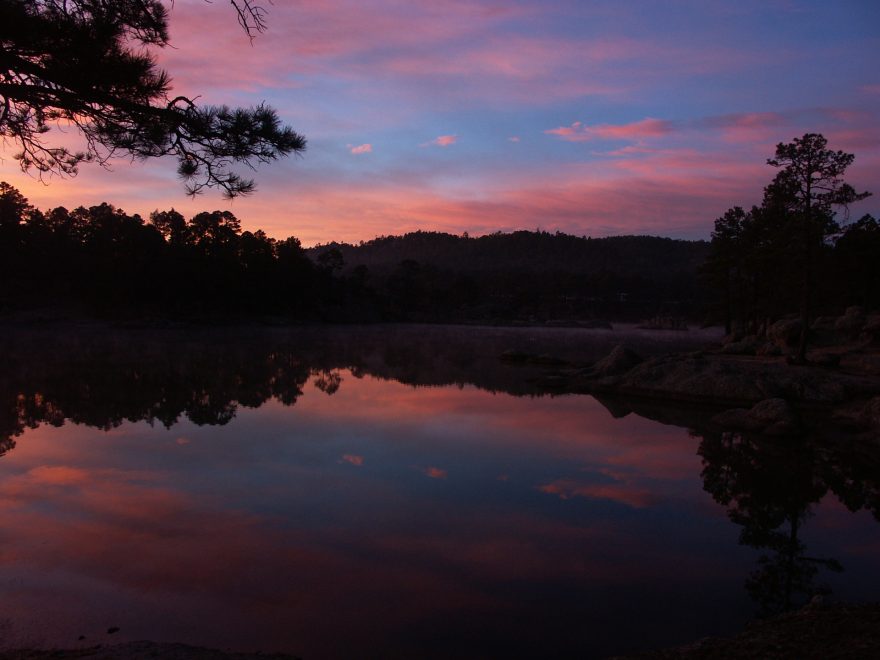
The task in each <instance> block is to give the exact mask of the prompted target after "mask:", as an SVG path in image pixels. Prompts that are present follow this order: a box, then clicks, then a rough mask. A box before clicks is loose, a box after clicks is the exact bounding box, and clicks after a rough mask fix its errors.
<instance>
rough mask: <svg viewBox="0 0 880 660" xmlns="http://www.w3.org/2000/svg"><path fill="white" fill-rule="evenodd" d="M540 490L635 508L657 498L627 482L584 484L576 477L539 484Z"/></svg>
mask: <svg viewBox="0 0 880 660" xmlns="http://www.w3.org/2000/svg"><path fill="white" fill-rule="evenodd" d="M538 490H539V491H541V492H542V493H547V494H549V495H556V496H558V497H559V498H560V499H563V500H567V499H571V498H572V497H585V498H590V499H600V500H612V501H614V502H619V503H620V504H625V505H626V506H630V507H632V508H634V509H643V508H645V507H648V506H650V505H651V504H652V503H653V502H654V500H655V497H654V496H653V495H652V493H651V491H649V490H647V489H645V488H639V487H636V486H633V485H632V484H626V483H612V484H584V483H580V482H578V481H576V480H574V479H557V480H556V481H553V482H552V483H549V484H545V485H543V486H539V487H538Z"/></svg>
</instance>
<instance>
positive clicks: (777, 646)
mask: <svg viewBox="0 0 880 660" xmlns="http://www.w3.org/2000/svg"><path fill="white" fill-rule="evenodd" d="M877 657H880V605H877V604H866V605H831V606H821V605H808V606H807V607H804V608H802V609H800V610H798V611H796V612H789V613H786V614H782V615H779V616H776V617H773V618H771V619H763V620H758V621H754V622H753V623H751V624H749V625H748V626H747V627H746V629H745V630H744V631H743V632H741V633H740V634H739V635H737V636H736V637H731V638H706V639H701V640H699V641H697V642H694V643H692V644H688V645H687V646H680V647H677V648H671V649H664V650H660V651H652V652H649V653H642V654H638V655H633V656H626V657H625V658H624V657H620V658H616V659H615V660H724V659H731V660H732V659H734V658H763V659H764V660H783V659H785V660H788V659H789V658H822V659H823V660H837V659H840V660H843V659H844V658H877Z"/></svg>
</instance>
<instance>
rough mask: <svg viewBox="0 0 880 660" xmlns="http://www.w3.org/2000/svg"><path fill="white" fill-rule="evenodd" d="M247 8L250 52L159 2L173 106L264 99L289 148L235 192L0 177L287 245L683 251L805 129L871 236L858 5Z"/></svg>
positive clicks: (223, 16) (750, 193) (877, 149)
mask: <svg viewBox="0 0 880 660" xmlns="http://www.w3.org/2000/svg"><path fill="white" fill-rule="evenodd" d="M263 4H264V5H265V8H266V9H267V11H268V15H267V24H268V29H267V31H266V32H265V33H263V34H261V35H259V36H258V37H257V38H256V39H254V40H253V43H251V42H250V41H249V40H248V39H247V37H246V35H245V34H244V33H243V31H242V30H241V28H240V27H239V26H238V24H237V23H236V20H235V17H234V14H233V12H232V9H231V7H229V6H228V5H227V3H225V2H214V3H210V4H209V3H206V2H203V1H202V0H177V1H176V2H175V3H174V6H173V8H172V9H171V16H170V27H171V46H170V47H168V48H166V49H164V50H163V51H162V52H161V53H159V61H160V63H161V65H162V67H163V68H165V69H166V70H167V71H168V72H169V74H170V75H171V77H172V79H173V80H174V89H173V92H174V93H175V94H178V93H180V94H187V95H192V96H198V97H199V102H201V103H207V104H221V103H224V104H230V105H235V106H252V105H255V104H257V103H259V102H261V101H265V102H267V103H268V104H269V105H271V106H272V107H274V108H275V109H276V110H277V111H278V113H279V116H280V117H281V119H282V121H284V122H285V123H287V124H289V125H290V126H292V127H293V128H294V129H295V130H296V131H297V132H300V133H302V134H304V135H305V136H306V138H307V139H308V148H307V150H306V152H305V154H304V155H303V156H302V157H299V156H294V157H291V158H287V159H284V160H282V161H276V162H275V163H272V164H270V165H264V166H260V167H259V168H258V169H257V171H256V172H255V173H252V175H253V176H254V177H255V179H256V182H257V186H258V189H257V192H256V193H255V194H253V195H252V196H250V197H247V198H240V199H236V200H233V201H231V202H230V201H227V200H225V199H223V198H222V196H221V194H220V193H219V192H218V191H214V190H211V191H209V192H207V193H205V194H203V195H201V196H199V197H197V198H195V199H190V198H189V197H187V195H186V194H185V191H184V188H183V184H182V182H181V181H180V180H179V179H177V177H176V174H175V167H176V161H175V160H174V159H173V158H171V159H161V160H153V161H150V162H147V163H131V162H130V161H128V160H125V159H121V160H118V161H114V162H113V163H112V165H111V168H110V169H109V170H106V169H102V168H100V167H98V166H94V165H86V166H83V167H82V168H81V170H80V174H79V175H78V176H77V177H76V178H74V179H59V178H54V179H52V180H50V181H49V182H48V185H46V184H44V183H42V182H39V181H36V180H34V179H33V178H32V177H29V176H28V175H25V174H22V173H21V172H20V170H19V169H18V165H17V162H16V161H15V160H14V159H13V158H12V154H13V153H14V149H13V148H12V147H10V146H6V147H5V149H4V150H3V152H2V153H0V179H2V180H5V181H7V182H9V183H11V184H12V185H15V186H16V187H18V188H19V189H20V190H22V192H23V193H24V194H25V195H26V196H27V197H28V198H29V199H30V201H31V203H33V204H34V205H36V206H37V207H39V208H42V209H46V208H51V207H54V206H58V205H64V206H67V207H74V206H78V205H80V204H82V205H85V206H90V205H93V204H98V203H101V202H103V201H107V202H110V203H112V204H114V205H115V206H117V207H120V208H122V209H124V210H125V211H127V212H129V213H140V214H142V215H144V216H145V217H146V216H147V215H148V214H149V213H150V212H151V211H153V210H155V209H160V210H164V209H169V208H172V207H174V208H176V209H177V210H179V211H181V212H183V213H184V214H185V215H192V214H194V213H196V212H198V211H201V210H214V209H229V210H231V211H232V212H233V213H235V214H236V216H237V217H238V218H239V219H240V220H241V221H242V226H243V227H244V228H245V229H249V230H255V229H258V228H262V229H264V230H265V231H266V232H267V233H268V234H269V235H270V236H274V237H276V238H284V237H287V236H291V235H293V236H297V237H298V238H300V240H302V242H303V243H304V244H305V245H314V244H317V243H325V242H329V241H332V240H340V241H349V242H357V241H360V240H369V239H371V238H374V237H376V236H380V235H389V234H400V233H403V232H407V231H415V230H426V231H447V232H452V233H457V234H460V233H462V232H468V233H470V234H471V235H481V234H486V233H491V232H495V231H505V232H506V231H513V230H518V229H530V230H531V229H536V228H540V229H543V230H545V231H563V232H567V233H572V234H576V235H586V236H594V237H596V236H609V235H621V234H650V235H660V236H670V237H674V238H688V239H695V238H708V236H709V234H710V232H711V230H712V222H713V220H714V219H715V218H717V217H719V216H720V215H722V214H723V213H724V211H725V210H727V209H728V208H729V207H731V206H734V205H741V206H750V205H751V204H754V203H758V202H760V199H761V193H762V189H763V187H764V185H766V184H767V183H768V182H769V181H770V179H772V177H773V174H774V171H775V170H774V169H773V168H772V167H771V166H769V165H767V164H766V160H767V158H769V157H771V156H772V155H773V152H774V148H775V145H776V144H777V143H779V142H790V141H791V140H792V139H793V138H795V137H798V136H801V135H803V134H804V133H807V132H818V133H822V134H824V135H825V136H826V137H827V138H828V141H829V147H830V148H833V149H842V150H845V151H848V152H850V153H854V154H855V155H856V160H855V163H854V165H853V166H852V167H851V168H850V170H849V171H848V173H847V177H846V178H847V180H848V181H849V182H851V183H852V184H853V185H854V186H855V187H856V189H857V190H869V191H874V193H875V196H874V197H872V198H869V199H868V200H865V201H863V202H860V203H858V204H857V205H854V206H853V208H852V209H851V216H854V217H853V218H852V219H855V218H858V217H860V216H861V215H863V214H864V213H872V214H873V215H875V217H880V110H878V104H880V67H877V64H876V63H877V62H878V61H880V31H878V30H877V26H878V25H880V3H878V2H876V0H862V1H855V0H836V1H835V2H827V0H826V1H825V2H813V1H806V0H804V1H798V0H739V1H737V2H733V1H721V0H718V1H715V0H668V1H664V2H657V1H654V0H615V1H611V2H604V1H587V0H519V1H516V0H506V1H500V0H491V1H477V0H474V1H470V0H430V1H421V0H309V1H305V0H300V1H297V0H274V3H271V4H270V3H269V2H268V1H267V2H264V3H263ZM70 137H71V136H69V135H68V136H65V139H69V138H70ZM239 170H240V171H241V172H242V173H243V174H248V170H247V168H246V167H244V168H239Z"/></svg>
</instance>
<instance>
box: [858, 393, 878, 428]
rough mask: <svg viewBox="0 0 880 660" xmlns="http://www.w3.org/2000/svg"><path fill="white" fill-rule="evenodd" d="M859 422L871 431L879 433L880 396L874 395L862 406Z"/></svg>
mask: <svg viewBox="0 0 880 660" xmlns="http://www.w3.org/2000/svg"><path fill="white" fill-rule="evenodd" d="M861 422H862V424H864V425H865V426H866V427H867V428H869V429H871V430H872V431H876V432H877V433H880V396H875V397H874V398H873V399H871V400H870V401H868V403H866V404H865V407H864V408H862V414H861Z"/></svg>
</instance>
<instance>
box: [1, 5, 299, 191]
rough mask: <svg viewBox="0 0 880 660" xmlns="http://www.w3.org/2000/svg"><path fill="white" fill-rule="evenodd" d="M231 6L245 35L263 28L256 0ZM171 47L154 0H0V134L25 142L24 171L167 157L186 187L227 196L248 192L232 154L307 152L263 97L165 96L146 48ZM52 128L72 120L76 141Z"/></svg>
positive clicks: (164, 15)
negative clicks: (79, 143)
mask: <svg viewBox="0 0 880 660" xmlns="http://www.w3.org/2000/svg"><path fill="white" fill-rule="evenodd" d="M231 4H232V5H233V7H234V9H235V11H236V13H237V16H238V19H239V23H240V24H241V25H242V26H243V28H244V29H245V30H246V31H247V33H248V35H249V36H251V37H253V35H254V34H255V33H256V32H259V31H261V30H262V29H263V28H264V25H265V24H264V13H263V10H262V9H261V8H260V7H259V6H258V5H255V4H254V3H253V2H251V1H250V0H232V1H231ZM167 45H168V11H167V10H166V8H165V6H164V5H163V3H162V2H160V1H159V0H115V1H114V2H107V1H106V0H64V1H61V0H0V137H2V138H3V139H4V141H6V140H9V141H11V142H13V143H15V144H17V145H18V147H19V148H20V149H21V151H20V152H19V153H17V154H16V156H15V157H16V159H17V160H18V161H19V163H20V165H21V168H22V169H23V170H25V171H29V170H36V172H37V173H38V174H39V175H40V176H42V175H44V174H53V173H54V174H62V175H74V174H76V172H77V168H78V166H79V165H80V164H81V163H83V162H99V163H106V162H107V161H108V160H109V159H110V158H111V157H113V156H114V155H128V156H130V157H132V158H135V159H147V158H153V157H158V156H165V155H174V156H176V157H177V160H178V168H177V170H178V174H179V175H180V176H181V177H182V178H183V179H184V180H185V182H186V188H187V191H188V192H189V193H190V194H196V193H198V192H200V191H202V190H203V189H204V188H205V187H219V188H220V189H222V190H223V191H224V193H225V194H226V195H227V196H229V197H234V196H236V195H241V194H246V193H249V192H251V191H252V190H253V189H254V182H253V180H251V179H246V178H242V177H241V176H240V175H238V174H237V173H235V172H233V171H232V170H231V169H230V167H231V166H232V165H233V164H234V163H245V164H247V165H251V166H252V165H253V164H254V163H265V162H269V161H272V160H275V159H277V158H279V157H281V156H285V155H287V154H290V153H298V152H301V151H303V150H304V149H305V146H306V141H305V138H304V137H303V136H301V135H299V134H297V133H296V132H294V131H293V130H292V129H291V128H290V127H287V126H282V125H281V122H280V121H279V119H278V116H277V114H276V112H275V111H274V110H273V109H272V108H270V107H268V106H266V105H265V104H262V103H261V104H259V105H257V106H255V107H252V108H247V109H246V108H229V107H227V106H199V105H197V104H196V103H195V102H194V101H193V100H191V99H189V98H187V97H184V96H172V95H171V94H170V91H171V84H170V79H169V77H168V75H167V74H166V73H165V72H164V71H163V70H161V69H159V68H158V66H157V65H156V60H155V58H154V56H153V54H152V53H151V52H150V49H151V48H162V47H165V46H167ZM56 125H57V126H62V127H63V126H74V127H76V128H77V129H78V130H79V131H80V133H81V134H82V135H83V137H84V138H85V146H84V149H83V150H81V151H72V150H71V149H69V148H67V147H65V146H51V145H49V144H47V142H46V140H45V136H46V134H47V133H48V132H49V131H50V129H51V128H52V127H53V126H56Z"/></svg>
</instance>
